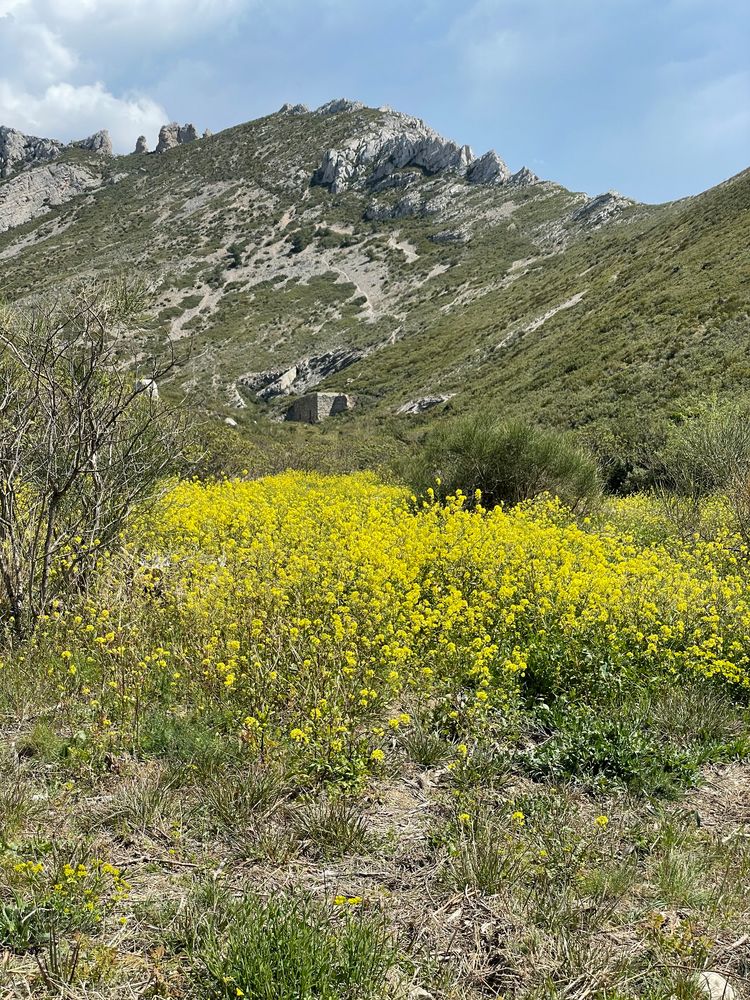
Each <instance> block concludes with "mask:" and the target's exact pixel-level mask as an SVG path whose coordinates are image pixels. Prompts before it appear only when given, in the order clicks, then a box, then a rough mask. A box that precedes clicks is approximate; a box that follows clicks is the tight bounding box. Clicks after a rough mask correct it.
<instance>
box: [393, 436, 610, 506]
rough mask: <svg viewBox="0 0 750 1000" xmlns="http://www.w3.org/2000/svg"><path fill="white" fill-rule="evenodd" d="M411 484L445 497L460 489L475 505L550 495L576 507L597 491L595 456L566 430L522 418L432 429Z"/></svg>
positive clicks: (417, 490) (584, 502)
mask: <svg viewBox="0 0 750 1000" xmlns="http://www.w3.org/2000/svg"><path fill="white" fill-rule="evenodd" d="M410 479H411V484H412V487H413V488H414V489H415V490H416V492H418V493H420V494H424V492H425V491H426V490H427V489H428V488H432V489H434V490H435V492H436V494H437V495H439V496H440V497H441V498H444V497H446V496H451V495H453V494H455V493H456V492H457V491H458V490H460V491H462V492H463V493H465V494H466V496H467V497H468V499H469V502H470V503H471V502H472V500H473V498H474V496H475V494H476V491H477V490H479V491H480V492H481V496H482V504H483V505H484V506H486V507H494V506H496V505H497V504H499V503H506V504H515V503H519V502H520V501H521V500H527V499H529V498H532V497H535V496H539V495H540V494H542V493H552V494H554V495H555V496H558V497H560V499H561V500H562V501H563V502H564V503H566V504H568V505H569V506H571V507H572V508H574V509H577V508H579V507H582V506H584V505H585V504H586V503H589V502H591V501H592V500H594V499H595V498H596V497H597V496H598V494H599V477H598V471H597V466H596V463H595V462H594V460H593V459H592V458H591V457H590V456H588V455H587V454H585V453H584V452H583V451H582V450H581V449H580V448H578V447H577V446H576V445H575V444H573V443H571V441H570V439H569V438H567V437H565V436H564V435H562V434H558V433H556V432H553V431H549V430H542V429H540V428H538V427H532V426H530V425H529V424H525V423H522V422H520V421H504V420H488V419H487V418H482V417H471V418H462V419H459V420H456V421H454V422H453V423H451V424H449V425H447V426H446V427H441V428H438V429H437V430H435V431H433V432H432V433H430V434H429V435H428V436H427V438H426V440H425V443H424V445H423V448H422V450H421V453H420V454H419V455H418V457H417V461H416V462H415V463H414V469H413V473H412V474H411V476H410Z"/></svg>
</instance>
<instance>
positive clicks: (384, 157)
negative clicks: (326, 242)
mask: <svg viewBox="0 0 750 1000" xmlns="http://www.w3.org/2000/svg"><path fill="white" fill-rule="evenodd" d="M333 104H334V105H335V111H330V110H325V109H326V108H330V107H331V105H325V106H324V108H319V109H318V111H317V112H316V114H320V113H323V112H325V113H327V114H333V113H340V112H341V111H351V110H355V111H356V110H359V108H360V107H361V105H360V106H358V105H356V104H354V103H353V102H345V101H337V102H333ZM415 168H416V169H418V170H419V171H421V172H423V173H424V174H427V175H434V174H443V173H455V174H457V175H459V176H462V177H465V178H466V180H467V181H469V182H470V183H472V184H506V183H515V184H534V183H536V182H537V181H538V177H536V175H535V174H533V173H532V172H531V171H530V170H528V168H526V167H522V168H521V170H519V171H518V172H517V173H515V174H512V173H511V171H510V170H509V169H508V167H507V166H506V164H505V163H504V162H503V161H502V160H501V159H500V157H499V156H498V155H497V153H496V152H495V151H494V150H490V151H489V152H488V153H485V154H484V156H481V157H478V158H477V157H475V156H474V154H473V153H472V151H471V148H470V147H469V146H459V145H458V144H457V143H455V142H453V141H452V140H450V139H446V138H444V137H443V136H442V135H440V134H439V133H438V132H436V131H435V130H434V129H431V128H430V127H429V126H428V125H425V123H424V122H423V121H422V120H421V119H420V118H412V117H410V116H409V115H404V114H400V113H399V112H397V111H391V110H389V109H383V118H382V119H381V121H380V122H378V123H377V124H375V125H374V126H373V127H371V128H370V129H369V130H368V131H367V132H365V134H361V133H359V134H357V135H354V136H352V138H351V139H348V140H347V141H346V142H345V143H343V144H342V145H341V146H339V147H338V148H336V149H329V150H327V151H326V153H325V154H324V156H323V160H322V162H321V164H320V167H319V168H318V169H317V171H316V172H315V174H314V176H313V183H314V184H320V185H322V186H324V187H327V188H329V189H330V191H331V192H332V193H333V194H338V193H340V192H341V191H345V190H347V189H349V188H361V187H365V186H367V187H371V188H373V187H382V186H383V184H384V182H387V181H388V180H389V179H390V178H391V177H393V176H394V175H396V176H398V172H399V171H404V170H409V169H415Z"/></svg>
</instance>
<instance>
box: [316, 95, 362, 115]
mask: <svg viewBox="0 0 750 1000" xmlns="http://www.w3.org/2000/svg"><path fill="white" fill-rule="evenodd" d="M364 107H365V105H364V104H363V103H362V101H350V100H349V99H348V98H346V97H337V98H336V99H335V100H333V101H328V103H327V104H321V106H320V107H319V108H317V109H316V111H315V114H316V115H339V114H342V112H345V111H362V109H363V108H364Z"/></svg>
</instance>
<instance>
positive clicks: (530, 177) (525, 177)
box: [508, 167, 539, 187]
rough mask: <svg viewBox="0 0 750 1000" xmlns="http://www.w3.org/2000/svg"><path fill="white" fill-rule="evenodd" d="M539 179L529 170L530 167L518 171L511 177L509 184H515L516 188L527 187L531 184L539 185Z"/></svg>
mask: <svg viewBox="0 0 750 1000" xmlns="http://www.w3.org/2000/svg"><path fill="white" fill-rule="evenodd" d="M538 183H539V178H538V177H537V175H536V174H535V173H534V171H533V170H529V168H528V167H521V169H520V170H516V172H515V173H514V174H511V175H510V178H509V179H508V184H513V185H515V186H516V187H526V186H527V185H529V184H538Z"/></svg>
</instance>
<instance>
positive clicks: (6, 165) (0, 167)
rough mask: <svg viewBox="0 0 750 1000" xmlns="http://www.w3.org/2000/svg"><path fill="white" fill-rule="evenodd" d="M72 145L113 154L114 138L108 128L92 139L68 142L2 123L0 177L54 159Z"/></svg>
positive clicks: (95, 134) (0, 128) (109, 154)
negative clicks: (31, 133) (42, 136)
mask: <svg viewBox="0 0 750 1000" xmlns="http://www.w3.org/2000/svg"><path fill="white" fill-rule="evenodd" d="M71 148H77V149H86V150H89V151H90V152H92V153H100V154H101V155H102V156H111V155H112V140H111V139H110V137H109V132H107V130H106V129H103V130H102V131H101V132H95V133H94V134H93V135H91V136H89V137H88V139H78V140H77V141H76V142H70V143H64V142H60V141H59V140H57V139H40V138H39V137H38V136H35V135H26V134H25V133H24V132H19V131H18V130H17V129H14V128H6V127H5V126H0V178H6V177H10V176H12V174H14V173H16V172H17V171H18V170H23V169H24V168H26V167H33V166H36V165H37V164H40V163H45V162H47V161H49V160H54V159H56V158H57V157H58V156H59V155H60V154H61V153H62V152H63V151H64V150H66V149H71Z"/></svg>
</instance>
